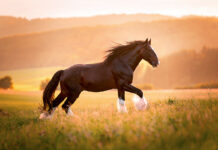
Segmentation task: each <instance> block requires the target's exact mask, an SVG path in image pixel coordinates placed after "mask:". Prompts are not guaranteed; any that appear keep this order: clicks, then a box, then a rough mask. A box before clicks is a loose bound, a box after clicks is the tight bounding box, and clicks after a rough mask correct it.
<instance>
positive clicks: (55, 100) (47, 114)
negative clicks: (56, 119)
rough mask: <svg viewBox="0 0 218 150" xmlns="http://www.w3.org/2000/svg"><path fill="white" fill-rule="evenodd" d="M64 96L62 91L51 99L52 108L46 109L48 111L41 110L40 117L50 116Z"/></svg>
mask: <svg viewBox="0 0 218 150" xmlns="http://www.w3.org/2000/svg"><path fill="white" fill-rule="evenodd" d="M65 98H66V96H64V95H63V94H62V93H60V94H59V95H58V96H57V97H56V98H55V99H54V101H52V108H51V109H50V110H48V112H43V113H42V114H40V117H39V118H40V119H46V118H52V116H53V114H54V111H55V109H56V107H58V105H59V104H60V103H61V102H62V101H63V100H64V99H65Z"/></svg>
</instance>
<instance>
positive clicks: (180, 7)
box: [0, 0, 218, 19]
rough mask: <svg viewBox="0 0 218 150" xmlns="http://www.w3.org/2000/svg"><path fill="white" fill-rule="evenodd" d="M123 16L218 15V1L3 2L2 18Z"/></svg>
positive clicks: (100, 0)
mask: <svg viewBox="0 0 218 150" xmlns="http://www.w3.org/2000/svg"><path fill="white" fill-rule="evenodd" d="M124 13H125V14H136V13H146V14H163V15H170V16H177V17H180V16H184V15H203V16H218V0H0V15H1V16H16V17H25V18H29V19H32V18H47V17H80V16H95V15H104V14H124Z"/></svg>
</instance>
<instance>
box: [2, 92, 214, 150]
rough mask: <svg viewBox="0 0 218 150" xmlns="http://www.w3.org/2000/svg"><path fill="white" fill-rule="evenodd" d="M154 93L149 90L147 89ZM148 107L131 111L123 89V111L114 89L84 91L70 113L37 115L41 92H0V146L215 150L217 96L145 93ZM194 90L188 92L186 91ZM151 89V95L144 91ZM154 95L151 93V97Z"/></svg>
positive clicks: (11, 149)
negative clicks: (124, 101)
mask: <svg viewBox="0 0 218 150" xmlns="http://www.w3.org/2000/svg"><path fill="white" fill-rule="evenodd" d="M152 92H153V93H152ZM144 93H145V95H148V97H147V98H148V100H149V102H150V109H149V110H146V111H142V112H141V111H136V110H135V109H134V106H133V103H132V101H131V96H132V94H127V100H126V101H127V102H126V103H127V108H128V111H129V112H128V113H127V114H120V113H118V112H117V109H116V99H117V98H116V97H117V92H116V91H109V92H103V93H88V92H86V93H83V94H82V95H81V96H80V98H79V99H78V100H77V101H76V103H75V104H74V105H73V106H72V108H71V109H72V111H73V112H74V113H75V116H74V117H66V115H65V113H64V112H63V111H62V110H61V108H58V110H57V111H56V112H55V114H54V117H53V118H52V119H51V120H39V119H38V117H39V114H40V112H39V110H38V107H39V106H40V105H41V95H40V94H32V95H31V94H25V93H22V94H17V93H16V94H7V93H4V94H0V149H1V150H20V149H21V150H32V149H37V150H59V149H60V150H68V149H79V150H86V149H87V150H98V149H105V150H115V149H118V150H124V149H125V150H133V149H143V150H144V149H146V150H176V149H179V150H205V149H206V150H217V149H218V144H217V141H218V115H217V114H218V97H217V91H216V92H215V93H214V92H213V93H212V94H208V92H205V93H203V94H202V92H199V94H198V93H196V95H200V97H197V96H196V97H195V96H189V98H187V97H181V96H176V95H179V94H180V95H187V93H188V92H187V91H186V92H184V93H181V92H178V93H179V94H178V93H177V94H174V96H170V94H169V93H170V92H168V93H166V92H165V97H164V96H163V95H164V92H162V93H161V92H160V94H159V95H161V94H162V97H157V95H158V92H156V93H155V92H154V91H150V92H147V93H146V92H144ZM191 93H193V92H191ZM149 94H150V95H149ZM155 96H156V97H155Z"/></svg>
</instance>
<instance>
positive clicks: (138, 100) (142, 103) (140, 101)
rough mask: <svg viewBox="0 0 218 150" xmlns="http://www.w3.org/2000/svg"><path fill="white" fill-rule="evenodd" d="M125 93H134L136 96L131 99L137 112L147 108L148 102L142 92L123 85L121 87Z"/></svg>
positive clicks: (128, 85)
mask: <svg viewBox="0 0 218 150" xmlns="http://www.w3.org/2000/svg"><path fill="white" fill-rule="evenodd" d="M123 88H124V90H125V91H128V92H131V93H135V94H136V95H135V96H134V97H133V102H134V104H135V108H136V109H137V110H145V109H148V108H149V104H148V101H147V100H146V99H145V97H144V96H143V92H142V90H140V89H138V88H136V87H134V86H132V85H130V84H124V86H123Z"/></svg>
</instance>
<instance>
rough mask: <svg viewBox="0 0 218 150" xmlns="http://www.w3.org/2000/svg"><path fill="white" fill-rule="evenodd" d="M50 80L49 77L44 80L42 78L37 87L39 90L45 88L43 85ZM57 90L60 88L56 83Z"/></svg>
mask: <svg viewBox="0 0 218 150" xmlns="http://www.w3.org/2000/svg"><path fill="white" fill-rule="evenodd" d="M50 80H51V79H49V78H46V79H45V80H42V81H41V83H40V86H39V89H40V90H41V91H43V90H45V87H46V86H47V85H48V82H49V81H50ZM57 90H60V84H58V87H57Z"/></svg>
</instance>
